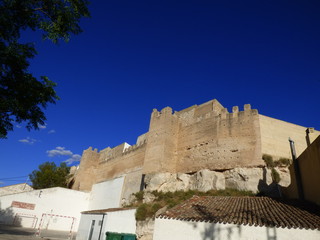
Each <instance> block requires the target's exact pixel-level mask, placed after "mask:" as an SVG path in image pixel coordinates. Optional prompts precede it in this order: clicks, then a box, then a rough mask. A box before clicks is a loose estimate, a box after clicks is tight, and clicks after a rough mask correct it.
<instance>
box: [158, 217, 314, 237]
mask: <svg viewBox="0 0 320 240" xmlns="http://www.w3.org/2000/svg"><path fill="white" fill-rule="evenodd" d="M272 237H276V238H274V239H281V240H301V239H308V240H318V239H320V231H318V230H305V229H293V228H292V229H288V228H267V227H254V226H249V225H246V226H245V225H234V224H213V223H206V222H191V221H190V222H189V221H179V220H173V219H161V218H157V219H156V221H155V227H154V234H153V240H168V239H174V240H203V239H215V240H222V239H228V240H268V239H273V238H272Z"/></svg>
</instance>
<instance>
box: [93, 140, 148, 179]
mask: <svg viewBox="0 0 320 240" xmlns="http://www.w3.org/2000/svg"><path fill="white" fill-rule="evenodd" d="M145 148H146V145H145V144H143V145H141V146H136V147H135V146H131V147H129V148H127V149H126V150H125V151H124V152H123V153H121V154H120V155H119V156H115V157H114V158H112V159H109V160H105V161H100V162H99V164H98V168H97V169H96V182H101V181H104V180H106V179H112V178H115V177H118V176H121V175H124V174H127V173H130V172H134V171H137V170H139V169H141V168H142V166H143V162H144V159H145Z"/></svg>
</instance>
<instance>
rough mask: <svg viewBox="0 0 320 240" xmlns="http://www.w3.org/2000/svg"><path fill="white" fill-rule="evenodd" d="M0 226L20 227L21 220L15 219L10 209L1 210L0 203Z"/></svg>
mask: <svg viewBox="0 0 320 240" xmlns="http://www.w3.org/2000/svg"><path fill="white" fill-rule="evenodd" d="M0 224H4V225H14V226H17V227H21V219H20V218H16V216H15V213H14V212H13V211H12V209H11V207H7V208H5V209H2V208H1V202H0Z"/></svg>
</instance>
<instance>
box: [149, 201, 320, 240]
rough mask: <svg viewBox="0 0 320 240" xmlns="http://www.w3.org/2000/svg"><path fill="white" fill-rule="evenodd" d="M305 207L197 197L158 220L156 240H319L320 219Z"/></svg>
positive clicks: (154, 237)
mask: <svg viewBox="0 0 320 240" xmlns="http://www.w3.org/2000/svg"><path fill="white" fill-rule="evenodd" d="M305 207H306V206H303V208H299V207H297V206H293V205H288V204H284V203H282V202H278V201H275V200H273V199H271V198H267V197H198V196H194V197H193V198H191V199H189V200H187V201H185V202H184V203H182V204H180V205H178V206H176V207H174V208H172V209H170V210H168V211H167V212H165V213H164V214H161V215H159V216H158V217H157V218H156V220H155V226H154V234H153V240H167V239H174V240H212V239H214V240H222V239H228V240H270V239H272V240H277V239H278V240H301V239H308V240H318V239H320V216H319V215H318V213H314V209H311V208H310V209H309V210H308V209H306V208H305ZM315 208H317V207H315ZM316 211H318V210H316Z"/></svg>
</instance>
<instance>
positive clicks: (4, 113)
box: [0, 0, 89, 138]
mask: <svg viewBox="0 0 320 240" xmlns="http://www.w3.org/2000/svg"><path fill="white" fill-rule="evenodd" d="M87 6H88V1H86V0H1V1H0V138H6V136H7V134H8V131H12V130H13V122H17V123H21V122H26V128H27V129H28V130H31V129H38V128H39V125H43V124H44V121H45V120H46V117H45V114H44V112H43V110H44V109H45V108H46V107H47V105H48V104H49V103H55V102H56V101H57V100H58V99H59V98H58V96H57V94H56V92H55V90H54V87H55V86H56V84H55V83H54V82H52V81H50V80H49V79H48V77H45V76H41V77H40V79H37V78H36V77H34V76H33V75H32V74H31V73H30V72H29V71H28V67H29V65H30V64H29V61H30V59H32V58H34V57H35V55H36V53H37V52H36V49H35V46H34V44H32V43H20V42H19V40H20V35H21V32H22V31H25V30H28V29H30V30H33V31H36V30H39V31H41V32H42V36H43V39H49V40H52V41H53V42H54V43H57V42H58V41H59V40H64V41H69V39H70V36H71V35H73V34H78V33H80V32H81V31H82V30H81V28H80V26H79V21H80V19H81V18H82V17H88V16H89V11H88V7H87Z"/></svg>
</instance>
